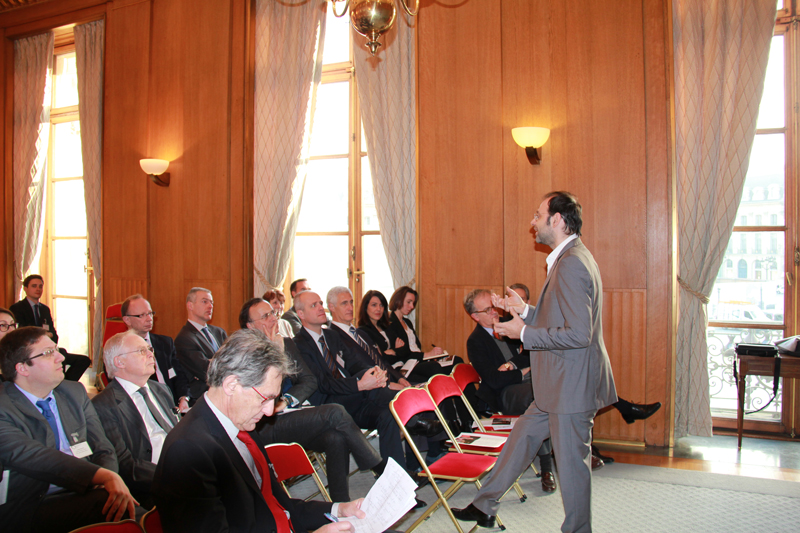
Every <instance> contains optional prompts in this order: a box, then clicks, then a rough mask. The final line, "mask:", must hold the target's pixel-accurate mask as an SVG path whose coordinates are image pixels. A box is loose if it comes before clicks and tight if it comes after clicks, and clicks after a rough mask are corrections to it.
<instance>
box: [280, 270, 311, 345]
mask: <svg viewBox="0 0 800 533" xmlns="http://www.w3.org/2000/svg"><path fill="white" fill-rule="evenodd" d="M310 290H311V285H309V284H308V280H307V279H306V278H300V279H296V280H294V281H293V282H292V284H291V285H289V294H291V295H292V307H290V308H289V310H288V311H286V312H285V313H283V315H281V318H282V319H284V320H285V321H287V322H288V323H289V324H291V325H292V332H293V333H294V334H295V335H297V332H298V331H300V328H302V327H303V324H301V323H300V318H299V317H298V316H297V309H296V308H295V301H294V297H295V295H296V294H297V293H299V292H303V291H310Z"/></svg>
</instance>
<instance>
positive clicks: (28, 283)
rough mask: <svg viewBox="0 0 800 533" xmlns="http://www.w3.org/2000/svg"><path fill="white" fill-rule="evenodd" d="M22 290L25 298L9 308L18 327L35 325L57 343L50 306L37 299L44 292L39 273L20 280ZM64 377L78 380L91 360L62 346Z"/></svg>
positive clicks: (42, 281) (42, 280) (56, 333)
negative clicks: (68, 351)
mask: <svg viewBox="0 0 800 533" xmlns="http://www.w3.org/2000/svg"><path fill="white" fill-rule="evenodd" d="M22 290H23V291H25V298H24V299H23V300H20V301H18V302H17V303H15V304H14V305H12V306H11V307H10V308H9V309H10V310H11V311H12V312H13V313H14V316H15V317H16V319H17V325H18V327H25V326H37V327H40V328H44V330H45V331H47V335H48V336H49V337H50V338H51V339H53V342H54V343H56V344H58V332H56V326H55V323H54V322H53V315H51V314H50V308H49V307H47V306H46V305H45V304H43V303H41V302H40V301H39V300H40V299H41V297H42V293H43V292H44V279H43V278H42V276H40V275H39V274H31V275H30V276H28V277H27V278H25V279H24V280H23V281H22ZM61 354H62V355H63V356H64V363H63V364H64V370H65V376H64V377H65V379H67V380H69V381H78V380H79V379H81V376H82V375H83V373H84V372H86V369H87V368H89V366H90V365H91V363H92V362H91V360H89V358H88V357H86V356H85V355H79V354H72V353H67V351H66V350H64V349H63V348H62V349H61Z"/></svg>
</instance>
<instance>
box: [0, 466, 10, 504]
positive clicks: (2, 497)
mask: <svg viewBox="0 0 800 533" xmlns="http://www.w3.org/2000/svg"><path fill="white" fill-rule="evenodd" d="M10 475H11V470H3V481H0V505H3V504H4V503H6V500H7V499H8V477H9V476H10Z"/></svg>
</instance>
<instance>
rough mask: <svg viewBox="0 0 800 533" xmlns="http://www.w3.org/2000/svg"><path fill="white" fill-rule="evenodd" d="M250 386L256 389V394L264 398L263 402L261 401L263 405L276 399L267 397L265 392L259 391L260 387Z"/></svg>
mask: <svg viewBox="0 0 800 533" xmlns="http://www.w3.org/2000/svg"><path fill="white" fill-rule="evenodd" d="M250 388H251V389H253V390H254V391H256V394H258V395H259V396H261V399H262V400H264V401H263V402H261V405H266V404H267V403H269V402H271V401H272V400H273V399H274V398H267V397H266V396H264V395H263V394H261V393H260V392H258V389H257V388H255V387H250Z"/></svg>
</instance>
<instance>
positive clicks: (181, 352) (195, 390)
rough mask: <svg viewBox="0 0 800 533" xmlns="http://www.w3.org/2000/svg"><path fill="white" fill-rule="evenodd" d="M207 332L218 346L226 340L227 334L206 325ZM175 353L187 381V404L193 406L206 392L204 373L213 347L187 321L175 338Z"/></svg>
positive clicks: (212, 353)
mask: <svg viewBox="0 0 800 533" xmlns="http://www.w3.org/2000/svg"><path fill="white" fill-rule="evenodd" d="M208 330H209V331H210V332H211V335H212V336H213V337H214V340H216V341H217V344H218V345H219V346H222V343H223V342H225V339H227V338H228V334H227V333H225V330H224V329H222V328H218V327H217V326H212V325H211V324H208ZM175 351H176V353H177V354H178V361H180V363H181V366H183V369H184V370H185V371H186V373H187V377H188V379H189V385H188V388H189V396H190V397H191V401H190V402H189V403H190V404H192V405H194V402H196V401H197V399H198V398H199V397H200V396H202V395H203V393H204V392H205V391H206V390H208V385H206V372H207V371H208V364H209V362H210V361H211V358H212V357H214V347H213V346H211V343H210V342H208V339H206V337H205V335H203V334H202V333H200V332H199V331H197V328H196V327H194V326H193V325H192V323H191V322H189V321H188V320H187V321H186V324H184V325H183V327H182V328H181V331H180V332H179V333H178V336H177V337H175Z"/></svg>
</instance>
